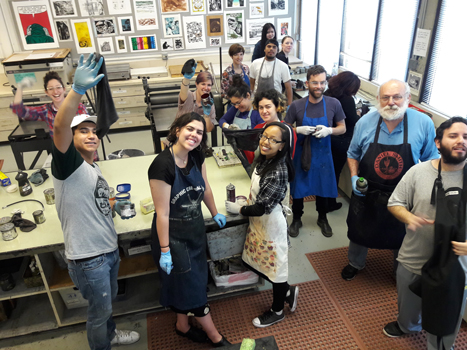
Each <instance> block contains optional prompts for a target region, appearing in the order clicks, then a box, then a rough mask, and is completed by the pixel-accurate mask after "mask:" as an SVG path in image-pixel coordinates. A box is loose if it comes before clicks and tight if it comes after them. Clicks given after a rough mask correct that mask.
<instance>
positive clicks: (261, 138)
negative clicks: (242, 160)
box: [258, 134, 285, 145]
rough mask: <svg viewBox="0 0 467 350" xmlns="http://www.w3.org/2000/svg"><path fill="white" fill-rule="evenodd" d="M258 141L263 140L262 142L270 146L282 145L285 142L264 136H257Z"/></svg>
mask: <svg viewBox="0 0 467 350" xmlns="http://www.w3.org/2000/svg"><path fill="white" fill-rule="evenodd" d="M258 137H259V139H260V140H263V142H266V141H268V142H269V143H270V144H271V145H278V144H279V143H284V142H285V141H277V140H274V139H272V138H269V137H267V136H264V134H259V135H258Z"/></svg>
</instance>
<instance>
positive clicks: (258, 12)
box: [249, 2, 265, 18]
mask: <svg viewBox="0 0 467 350" xmlns="http://www.w3.org/2000/svg"><path fill="white" fill-rule="evenodd" d="M249 9H250V18H263V17H264V9H265V6H264V3H259V2H258V3H255V4H250V6H249Z"/></svg>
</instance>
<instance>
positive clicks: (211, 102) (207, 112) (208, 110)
mask: <svg viewBox="0 0 467 350" xmlns="http://www.w3.org/2000/svg"><path fill="white" fill-rule="evenodd" d="M213 105H214V99H213V98H212V97H211V98H210V99H209V103H207V104H206V105H205V104H204V103H203V113H204V114H205V115H210V114H211V108H212V106H213Z"/></svg>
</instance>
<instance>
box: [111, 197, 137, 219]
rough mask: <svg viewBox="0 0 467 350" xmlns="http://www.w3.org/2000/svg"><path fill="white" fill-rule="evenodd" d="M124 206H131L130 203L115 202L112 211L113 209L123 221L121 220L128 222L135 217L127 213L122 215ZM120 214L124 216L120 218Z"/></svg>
mask: <svg viewBox="0 0 467 350" xmlns="http://www.w3.org/2000/svg"><path fill="white" fill-rule="evenodd" d="M125 204H131V202H130V201H116V202H115V204H114V209H115V212H116V213H117V214H118V215H120V217H121V218H122V219H123V220H128V219H131V218H133V217H134V216H135V215H128V214H129V213H122V207H123V206H124V205H125ZM122 214H124V215H123V216H122Z"/></svg>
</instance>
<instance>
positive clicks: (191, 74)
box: [183, 62, 198, 80]
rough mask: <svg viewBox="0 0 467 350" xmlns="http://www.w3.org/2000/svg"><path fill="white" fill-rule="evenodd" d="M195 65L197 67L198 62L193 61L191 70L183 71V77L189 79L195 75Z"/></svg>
mask: <svg viewBox="0 0 467 350" xmlns="http://www.w3.org/2000/svg"><path fill="white" fill-rule="evenodd" d="M196 67H198V63H196V62H195V65H194V66H193V72H191V73H185V74H183V77H184V78H185V79H188V80H191V78H193V77H194V76H195V72H196Z"/></svg>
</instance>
